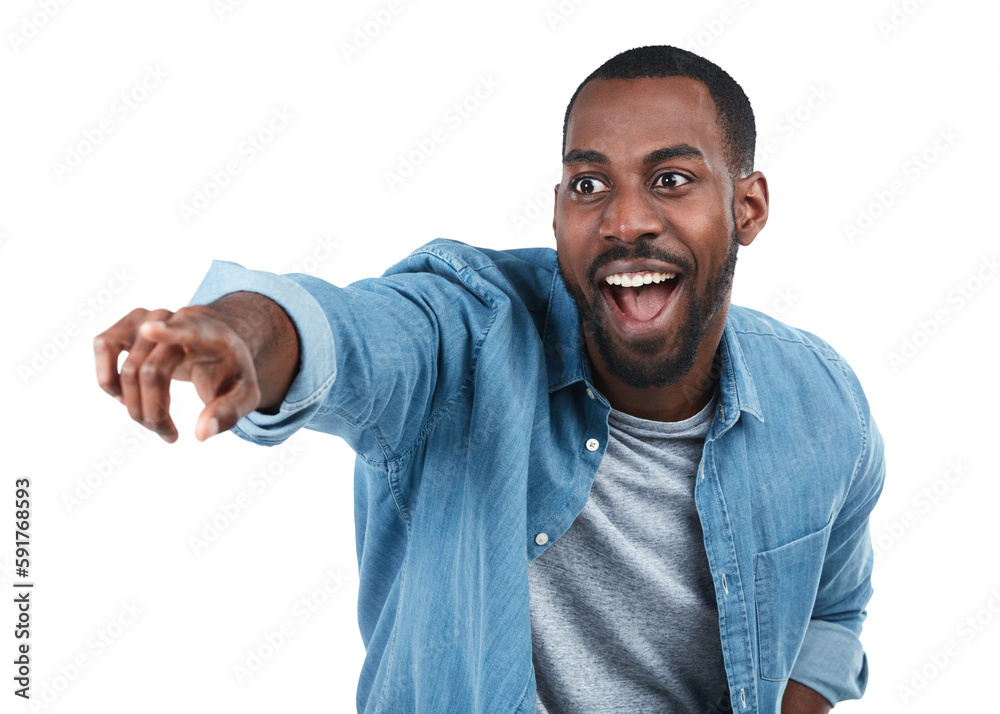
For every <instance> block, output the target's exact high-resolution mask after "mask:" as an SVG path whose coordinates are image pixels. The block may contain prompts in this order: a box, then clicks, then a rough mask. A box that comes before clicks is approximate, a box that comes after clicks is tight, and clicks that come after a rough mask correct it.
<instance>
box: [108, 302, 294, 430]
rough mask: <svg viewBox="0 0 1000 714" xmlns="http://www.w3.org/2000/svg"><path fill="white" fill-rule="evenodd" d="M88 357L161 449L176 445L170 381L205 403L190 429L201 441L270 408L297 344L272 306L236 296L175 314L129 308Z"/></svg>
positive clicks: (282, 389)
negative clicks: (188, 385)
mask: <svg viewBox="0 0 1000 714" xmlns="http://www.w3.org/2000/svg"><path fill="white" fill-rule="evenodd" d="M122 352H127V353H128V357H127V358H126V359H125V362H124V363H123V364H122V366H121V370H120V371H119V369H118V366H117V365H118V357H119V355H120V354H121V353H122ZM94 357H95V360H96V366H97V381H98V383H99V384H100V385H101V388H102V389H104V391H106V392H107V393H108V394H110V395H111V396H113V397H115V398H117V399H118V400H119V401H120V402H121V403H122V404H124V405H125V408H126V409H127V410H128V413H129V416H130V417H132V419H134V420H135V421H137V422H139V423H140V424H142V425H143V426H145V427H147V428H148V429H151V430H153V431H155V432H156V433H157V434H159V435H160V437H161V438H162V439H163V440H164V441H166V442H168V443H172V442H174V441H176V440H177V428H176V427H175V426H174V423H173V420H172V419H171V418H170V381H171V380H172V379H178V380H183V381H188V382H193V383H194V385H195V389H196V390H197V392H198V396H199V397H200V398H201V400H202V401H203V402H204V403H205V405H206V406H205V408H204V409H203V410H202V412H201V415H200V416H199V417H198V422H197V424H196V426H195V436H196V437H197V438H198V439H199V440H201V441H204V440H205V439H207V438H209V437H211V436H214V435H215V434H218V433H220V432H223V431H227V430H229V429H230V428H232V427H233V425H235V424H236V422H237V421H238V420H239V419H240V418H242V417H244V416H246V415H247V414H249V413H250V412H252V411H254V410H259V411H262V412H265V413H266V412H268V411H273V410H274V409H276V408H277V406H278V405H279V404H280V403H281V400H282V398H283V397H284V396H285V394H286V393H287V392H288V388H289V386H290V385H291V383H292V380H293V379H294V377H295V374H296V371H297V369H298V363H299V341H298V336H297V334H296V332H295V326H294V325H293V324H292V322H291V320H290V319H289V318H288V316H287V315H286V314H285V312H284V310H282V309H281V307H280V306H278V304H277V303H275V302H274V301H273V300H271V299H270V298H267V297H264V296H263V295H258V294H256V293H251V292H237V293H231V294H229V295H224V296H223V297H221V298H219V299H218V300H216V301H214V302H212V303H211V304H209V305H193V306H190V307H184V308H181V309H180V310H177V311H176V312H171V311H169V310H152V311H149V310H143V309H136V310H133V311H132V312H130V313H129V314H128V315H126V316H125V317H123V318H122V319H121V320H119V321H118V322H117V323H115V324H114V325H113V326H111V327H110V328H108V329H107V330H105V331H104V332H102V333H101V334H99V335H97V337H95V338H94Z"/></svg>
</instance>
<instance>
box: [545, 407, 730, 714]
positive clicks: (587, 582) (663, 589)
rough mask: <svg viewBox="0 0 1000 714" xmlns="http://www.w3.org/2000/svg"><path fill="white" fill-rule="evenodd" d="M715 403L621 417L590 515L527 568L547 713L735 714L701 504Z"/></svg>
mask: <svg viewBox="0 0 1000 714" xmlns="http://www.w3.org/2000/svg"><path fill="white" fill-rule="evenodd" d="M717 399H718V397H717V396H716V397H713V399H712V401H711V402H710V403H709V404H708V405H707V406H706V407H705V408H704V409H702V410H701V411H700V412H699V413H698V414H696V415H695V416H693V417H691V418H690V419H686V420H684V421H679V422H658V421H649V420H647V419H639V418H638V417H634V416H631V415H629V414H625V413H623V412H619V411H616V410H612V411H611V414H610V415H609V417H608V424H609V426H610V427H611V438H610V441H609V443H608V448H607V450H606V452H605V455H604V459H603V460H602V461H601V465H600V468H599V469H598V471H597V475H596V477H595V478H594V484H593V486H592V487H591V489H590V497H589V499H588V500H587V504H586V505H585V506H584V508H583V510H582V511H581V512H580V515H578V516H577V518H576V520H575V521H573V525H572V526H570V528H569V530H567V531H566V533H565V534H564V535H563V536H562V537H561V538H560V539H559V540H558V541H556V542H555V543H553V544H552V545H551V546H549V548H548V549H547V550H546V551H545V552H544V553H542V554H541V555H540V556H538V557H537V558H536V559H535V560H533V561H532V562H531V563H530V564H529V565H528V582H529V586H530V600H529V605H530V610H531V644H532V650H533V653H532V659H533V661H534V665H535V678H536V682H537V686H538V712H540V713H541V714H578V713H580V712H601V713H602V714H605V713H610V712H629V713H630V714H635V713H636V712H671V713H674V712H691V713H697V714H712V713H714V712H716V711H722V712H729V711H732V709H731V707H730V704H729V688H728V685H727V682H726V670H725V665H724V662H723V658H722V639H721V636H720V635H719V614H718V608H717V605H716V601H715V589H714V587H713V585H712V574H711V572H710V570H709V567H708V557H707V556H706V555H705V542H704V536H703V534H702V530H701V521H700V519H699V517H698V512H697V510H696V509H695V505H694V487H695V479H696V474H697V470H698V464H699V463H700V461H701V454H702V449H703V446H704V443H705V436H706V434H707V433H708V430H709V427H710V426H711V423H712V416H713V414H714V412H715V408H716V404H717Z"/></svg>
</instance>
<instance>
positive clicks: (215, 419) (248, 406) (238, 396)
mask: <svg viewBox="0 0 1000 714" xmlns="http://www.w3.org/2000/svg"><path fill="white" fill-rule="evenodd" d="M259 404H260V388H259V387H258V386H257V376H256V374H253V373H251V374H249V375H245V376H243V377H241V378H240V379H238V380H237V381H236V382H234V383H233V385H232V387H231V388H230V389H229V390H228V391H226V392H225V393H223V394H220V395H219V396H217V397H216V398H215V399H213V400H212V401H211V402H209V403H208V404H207V405H206V406H205V408H204V409H202V411H201V414H199V415H198V422H197V423H196V424H195V427H194V435H195V438H196V439H198V441H205V440H206V439H209V438H211V437H213V436H215V435H216V434H219V433H220V432H223V431H229V430H230V429H232V428H233V427H234V426H236V422H238V421H239V420H240V419H242V418H243V417H245V416H246V415H247V414H249V413H250V412H252V411H253V410H254V409H256V408H257V406H258V405H259Z"/></svg>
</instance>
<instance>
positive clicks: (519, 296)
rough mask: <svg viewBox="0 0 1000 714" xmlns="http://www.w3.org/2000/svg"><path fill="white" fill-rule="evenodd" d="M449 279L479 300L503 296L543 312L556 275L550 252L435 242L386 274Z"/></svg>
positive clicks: (446, 239) (545, 249) (440, 239)
mask: <svg viewBox="0 0 1000 714" xmlns="http://www.w3.org/2000/svg"><path fill="white" fill-rule="evenodd" d="M405 273H434V274H438V275H450V276H454V277H455V278H457V279H459V280H460V281H461V282H462V283H463V284H465V286H466V287H467V288H468V289H469V290H470V291H472V292H473V293H476V294H477V295H479V297H481V298H496V297H502V296H504V295H505V296H506V297H507V298H509V299H510V298H513V299H516V300H517V301H518V302H521V303H524V305H525V306H526V307H527V308H528V309H529V310H544V309H545V306H546V305H547V303H548V299H549V294H550V292H551V289H552V281H553V279H554V278H555V273H556V252H555V250H554V249H552V248H514V249H508V250H498V249H492V248H480V247H477V246H474V245H470V244H468V243H463V242H461V241H457V240H452V239H448V238H437V239H435V240H433V241H431V242H429V243H426V244H424V245H422V246H420V247H419V248H417V249H416V250H414V251H413V252H412V253H410V255H408V256H407V257H406V258H404V259H403V260H401V261H399V262H398V263H396V264H395V265H393V266H392V267H390V268H389V269H388V270H387V271H386V272H385V274H384V275H385V276H386V277H388V276H392V275H400V274H405Z"/></svg>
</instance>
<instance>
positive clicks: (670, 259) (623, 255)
mask: <svg viewBox="0 0 1000 714" xmlns="http://www.w3.org/2000/svg"><path fill="white" fill-rule="evenodd" d="M643 258H651V259H653V260H662V261H664V262H667V263H672V264H674V265H676V266H677V267H679V268H680V269H681V270H683V271H684V272H685V273H690V272H693V270H694V266H693V265H691V261H689V260H688V259H687V258H686V257H684V256H683V255H678V254H676V253H673V252H670V251H666V250H663V249H661V248H657V247H654V246H653V245H652V244H651V243H649V242H647V241H639V242H637V243H636V244H635V245H634V246H632V247H630V246H626V245H623V244H621V243H618V244H616V245H614V246H612V247H611V248H609V249H608V250H606V251H604V252H603V253H601V254H600V255H599V256H597V257H596V258H594V262H592V263H591V264H590V267H589V268H588V269H587V277H588V279H589V280H590V282H591V283H593V282H594V281H596V280H597V271H598V270H600V269H601V268H603V267H604V266H605V265H607V264H608V263H613V262H614V261H616V260H639V259H643Z"/></svg>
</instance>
